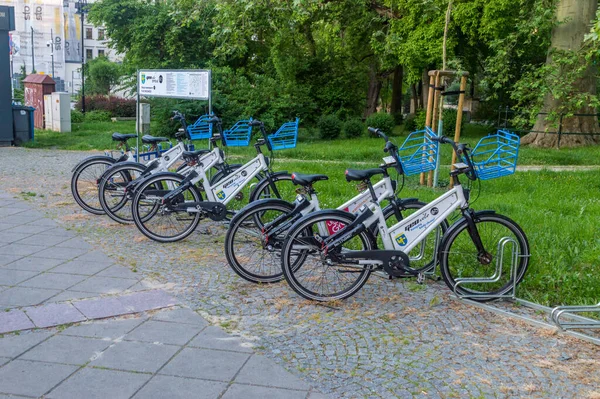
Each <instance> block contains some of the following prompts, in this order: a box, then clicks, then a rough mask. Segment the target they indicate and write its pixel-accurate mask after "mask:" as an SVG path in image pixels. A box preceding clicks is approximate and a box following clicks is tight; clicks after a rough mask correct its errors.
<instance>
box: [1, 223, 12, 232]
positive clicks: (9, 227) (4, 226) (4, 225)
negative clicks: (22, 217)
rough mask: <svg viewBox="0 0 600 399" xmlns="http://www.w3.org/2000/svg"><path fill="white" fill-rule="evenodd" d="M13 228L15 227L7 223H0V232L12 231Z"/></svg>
mask: <svg viewBox="0 0 600 399" xmlns="http://www.w3.org/2000/svg"><path fill="white" fill-rule="evenodd" d="M13 227H15V225H14V224H8V223H2V222H0V231H4V230H8V229H12V228H13Z"/></svg>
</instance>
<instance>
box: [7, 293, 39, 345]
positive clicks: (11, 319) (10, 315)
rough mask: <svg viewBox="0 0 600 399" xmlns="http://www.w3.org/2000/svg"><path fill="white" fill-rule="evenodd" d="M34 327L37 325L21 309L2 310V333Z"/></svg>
mask: <svg viewBox="0 0 600 399" xmlns="http://www.w3.org/2000/svg"><path fill="white" fill-rule="evenodd" d="M5 292H6V291H5ZM0 295H2V294H0ZM34 327H35V326H34V325H33V323H32V322H31V320H29V318H28V317H27V315H25V313H23V312H22V311H20V310H11V311H9V312H0V334H3V333H6V332H11V331H19V330H26V329H28V328H34Z"/></svg>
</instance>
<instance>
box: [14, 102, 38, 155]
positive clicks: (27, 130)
mask: <svg viewBox="0 0 600 399" xmlns="http://www.w3.org/2000/svg"><path fill="white" fill-rule="evenodd" d="M33 111H35V108H33V107H27V106H24V105H13V142H14V144H15V145H20V144H22V143H26V142H28V141H31V140H33Z"/></svg>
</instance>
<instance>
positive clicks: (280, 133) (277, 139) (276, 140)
mask: <svg viewBox="0 0 600 399" xmlns="http://www.w3.org/2000/svg"><path fill="white" fill-rule="evenodd" d="M299 124H300V118H296V121H294V122H286V123H284V124H283V125H281V127H280V128H279V130H277V131H276V132H275V133H273V134H272V135H270V136H268V137H267V139H268V140H269V143H271V148H273V149H274V150H285V149H286V148H296V142H297V141H298V125H299Z"/></svg>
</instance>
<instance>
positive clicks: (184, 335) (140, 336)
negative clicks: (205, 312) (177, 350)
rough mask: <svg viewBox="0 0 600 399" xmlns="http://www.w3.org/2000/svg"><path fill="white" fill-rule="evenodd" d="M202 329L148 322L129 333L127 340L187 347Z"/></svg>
mask: <svg viewBox="0 0 600 399" xmlns="http://www.w3.org/2000/svg"><path fill="white" fill-rule="evenodd" d="M200 330H202V328H200V327H197V326H192V325H189V324H175V323H165V322H162V321H147V322H146V323H144V324H142V325H141V326H139V327H137V328H136V329H135V330H133V331H132V332H131V333H129V334H128V335H127V336H126V337H125V340H128V341H142V342H159V343H163V344H172V345H185V344H186V343H187V342H188V341H189V340H190V339H191V338H192V337H193V336H194V335H196V334H197V333H198V332H200Z"/></svg>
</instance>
